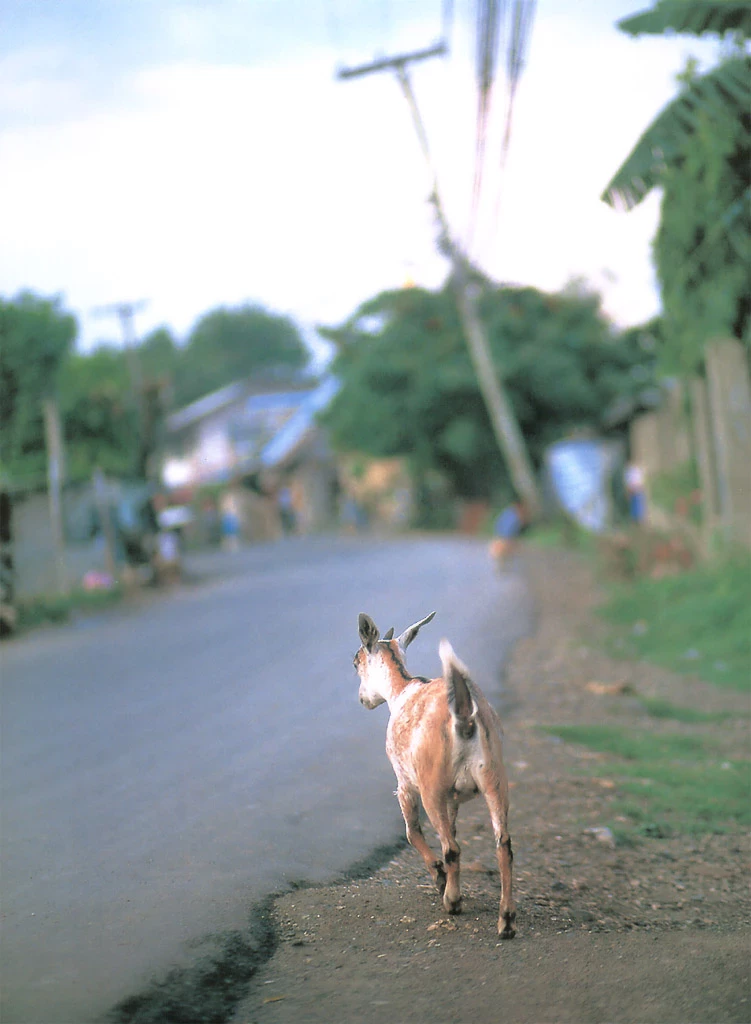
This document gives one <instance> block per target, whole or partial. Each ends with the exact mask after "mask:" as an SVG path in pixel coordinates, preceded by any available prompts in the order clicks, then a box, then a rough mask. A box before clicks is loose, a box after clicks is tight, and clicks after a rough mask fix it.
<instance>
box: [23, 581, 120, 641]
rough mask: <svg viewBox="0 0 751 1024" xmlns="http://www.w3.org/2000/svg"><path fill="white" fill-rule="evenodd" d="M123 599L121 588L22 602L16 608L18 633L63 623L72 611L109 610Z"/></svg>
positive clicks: (81, 591)
mask: <svg viewBox="0 0 751 1024" xmlns="http://www.w3.org/2000/svg"><path fill="white" fill-rule="evenodd" d="M122 598H123V588H122V587H121V586H119V585H118V586H115V587H113V588H112V589H111V590H80V589H74V590H72V591H71V592H70V593H69V594H66V595H65V596H64V597H63V596H55V595H47V596H42V597H35V598H33V599H32V600H30V601H22V602H20V603H19V606H18V631H19V632H22V631H25V630H27V629H33V628H34V627H36V626H41V625H44V624H45V623H48V622H65V621H66V620H67V619H68V618H69V617H70V615H71V613H72V612H74V611H97V610H98V609H100V608H110V607H111V606H112V605H115V604H118V603H119V602H120V601H121V600H122Z"/></svg>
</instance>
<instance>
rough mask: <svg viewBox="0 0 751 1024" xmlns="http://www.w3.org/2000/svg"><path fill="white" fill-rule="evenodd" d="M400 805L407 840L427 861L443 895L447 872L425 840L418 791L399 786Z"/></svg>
mask: <svg viewBox="0 0 751 1024" xmlns="http://www.w3.org/2000/svg"><path fill="white" fill-rule="evenodd" d="M396 795H397V798H398V800H399V806H400V807H401V810H402V817H403V818H404V824H405V825H406V826H407V842H408V843H409V844H410V846H413V847H414V848H415V849H416V850H417V852H418V853H419V854H420V856H421V857H422V859H423V860H424V861H425V866H426V867H427V869H428V871H429V872H430V877H431V878H432V879H433V882H434V884H435V887H436V889H437V890H438V892H439V893H440V894H441V896H443V893H444V890H445V888H446V872H445V870H444V867H443V861H440V860H438V859H437V858H436V856H435V854H434V853H433V851H432V850H431V849H430V847H429V846H428V844H427V842H426V841H425V836H424V835H423V832H422V826H421V825H420V801H419V797H418V795H417V792H416V791H415V790H413V789H409V788H407V787H402V786H399V788H398V789H397V791H396Z"/></svg>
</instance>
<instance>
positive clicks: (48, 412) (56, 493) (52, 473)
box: [42, 398, 68, 596]
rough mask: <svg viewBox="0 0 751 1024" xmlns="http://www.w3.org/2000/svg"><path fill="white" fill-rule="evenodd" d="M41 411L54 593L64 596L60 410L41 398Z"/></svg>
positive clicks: (64, 565)
mask: <svg viewBox="0 0 751 1024" xmlns="http://www.w3.org/2000/svg"><path fill="white" fill-rule="evenodd" d="M42 411H43V413H44V435H45V441H46V444H47V496H48V499H49V510H50V526H51V529H52V546H53V549H54V553H55V555H54V557H55V579H56V582H57V592H58V593H59V594H60V595H61V596H64V595H65V594H67V593H68V570H67V566H66V563H65V536H64V532H63V513H62V500H61V489H62V481H63V475H64V469H63V444H62V431H61V429H60V413H59V411H58V408H57V402H56V401H55V400H54V399H53V398H46V399H44V401H43V402H42Z"/></svg>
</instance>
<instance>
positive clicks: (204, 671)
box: [0, 538, 530, 1024]
mask: <svg viewBox="0 0 751 1024" xmlns="http://www.w3.org/2000/svg"><path fill="white" fill-rule="evenodd" d="M202 565H203V571H204V573H206V572H207V571H209V572H210V573H212V574H213V575H209V576H208V577H207V578H204V579H203V581H202V582H201V583H200V584H199V585H195V586H187V587H183V588H181V589H180V590H178V591H174V592H172V593H170V594H166V595H160V596H158V597H156V598H150V599H146V600H145V601H141V602H138V603H137V604H136V605H131V606H129V607H125V608H121V609H118V610H116V611H115V612H111V613H107V614H106V615H100V616H90V617H88V618H86V619H81V620H78V621H77V622H74V623H72V624H71V625H68V626H64V627H59V628H57V627H56V628H53V629H47V630H41V631H38V632H36V633H33V634H30V635H28V636H26V637H23V638H20V639H18V640H14V641H12V642H10V643H7V644H5V645H4V647H3V648H2V649H0V667H1V671H2V736H1V740H2V746H1V747H0V757H1V763H0V770H1V775H2V794H1V797H0V800H1V803H0V810H1V815H2V818H1V820H0V826H1V831H0V845H1V850H0V852H1V854H2V879H1V884H2V914H3V923H2V936H3V939H2V979H1V980H2V989H3V1002H2V1011H1V1013H0V1018H1V1019H2V1021H3V1022H4V1024H63V1022H70V1024H83V1022H87V1021H91V1020H96V1019H101V1017H102V1016H103V1015H104V1014H105V1013H106V1012H107V1010H108V1009H109V1008H110V1007H111V1006H112V1005H113V1004H114V1003H115V1002H117V1001H118V1000H120V999H122V998H124V997H126V996H128V995H131V994H132V993H134V992H137V991H138V990H139V988H140V987H141V986H143V985H144V984H146V983H147V982H148V980H149V979H150V978H151V977H152V976H153V975H154V974H156V975H158V974H159V973H160V972H162V971H164V970H166V969H167V968H168V967H169V966H170V965H172V964H175V963H186V962H188V961H189V960H190V957H191V956H195V955H196V954H195V949H196V946H195V942H196V940H200V938H201V937H202V936H203V935H205V934H207V933H211V932H216V931H220V930H224V929H232V928H243V927H244V926H245V925H246V924H247V921H248V913H249V910H250V908H251V906H252V905H253V904H254V903H255V902H256V901H257V900H259V899H261V898H262V897H264V896H265V895H267V894H269V893H270V892H273V891H275V890H277V889H280V888H284V887H285V886H288V885H289V884H290V883H291V882H294V881H299V880H302V879H305V880H310V881H324V880H330V879H331V878H333V877H336V876H337V875H338V874H340V873H341V872H342V871H344V870H345V869H346V868H347V867H348V865H350V864H352V863H353V862H354V861H356V860H358V859H361V858H363V857H365V856H367V854H368V853H369V852H370V851H372V850H373V849H374V848H375V847H377V846H379V845H381V844H388V843H391V842H393V841H395V840H396V838H397V837H398V836H399V835H401V833H402V822H401V818H400V815H399V809H398V806H397V802H396V800H395V799H394V797H393V789H394V778H393V773H392V771H391V768H390V766H389V764H388V762H387V760H386V755H385V752H384V733H385V725H386V719H387V710H386V708H385V707H383V708H380V709H378V710H377V711H373V712H368V711H366V710H365V709H364V708H362V707H361V706H360V705H359V703H358V700H357V680H356V677H355V674H354V670H353V668H352V655H353V654H354V651H355V650H356V648H357V646H358V639H357V613H358V612H360V611H365V612H368V613H369V614H370V615H371V616H372V617H373V618H374V619H375V621H376V622H377V623H378V625H379V626H380V628H381V630H382V632H385V631H386V629H388V627H389V626H395V627H396V631H397V633H399V632H400V631H401V630H402V629H404V628H405V627H406V626H407V625H409V624H410V623H412V622H414V621H415V620H417V619H419V618H422V617H423V616H424V615H425V614H427V612H429V611H433V610H436V612H437V615H436V619H435V621H434V622H433V623H431V624H429V625H428V626H426V627H425V628H424V629H423V630H422V631H421V633H420V636H419V637H418V638H417V640H416V641H415V642H414V644H413V645H412V647H411V648H410V652H409V654H410V658H409V667H410V668H411V670H412V671H413V672H414V673H415V674H424V675H431V676H432V675H436V674H437V673H438V671H439V670H440V660H439V658H438V642H439V640H440V638H441V637H442V636H448V637H449V639H451V641H452V643H453V644H454V647H455V649H456V651H457V653H458V654H459V655H460V657H461V658H462V659H463V660H464V661H465V662H466V663H467V664H468V665H469V667H470V669H471V670H472V671H473V674H474V676H475V678H476V679H477V680H478V682H479V683H480V684H481V685H482V686H483V687H484V689H485V690H486V692H487V693H488V695H489V696H490V697H491V698H493V697H495V698H496V699H498V698H499V697H500V692H501V674H502V664H503V660H504V658H505V656H506V654H507V653H508V651H509V649H510V646H511V644H512V643H513V641H514V640H515V639H517V638H518V637H519V636H520V635H521V634H522V633H523V632H525V631H526V629H527V628H528V626H529V616H530V608H529V601H528V598H527V595H526V591H525V589H524V586H523V583H522V582H521V580H520V579H519V578H518V577H517V576H516V575H515V574H514V573H513V572H510V573H508V574H506V575H504V576H495V575H493V573H492V571H491V567H490V564H489V561H488V558H487V556H486V552H485V547H484V545H483V544H482V543H481V542H479V541H475V540H471V539H463V538H416V539H415V538H410V539H402V540H380V541H375V540H364V539H359V538H352V539H331V538H329V539H323V538H321V539H315V540H303V539H299V540H297V539H296V540H291V541H287V542H284V543H279V544H275V545H269V546H264V547H256V548H252V549H250V550H248V551H246V552H240V553H238V554H237V556H235V557H233V558H231V559H230V558H227V557H226V556H224V557H221V556H217V557H215V558H214V560H213V562H211V561H209V562H206V561H205V560H204V562H203V563H202Z"/></svg>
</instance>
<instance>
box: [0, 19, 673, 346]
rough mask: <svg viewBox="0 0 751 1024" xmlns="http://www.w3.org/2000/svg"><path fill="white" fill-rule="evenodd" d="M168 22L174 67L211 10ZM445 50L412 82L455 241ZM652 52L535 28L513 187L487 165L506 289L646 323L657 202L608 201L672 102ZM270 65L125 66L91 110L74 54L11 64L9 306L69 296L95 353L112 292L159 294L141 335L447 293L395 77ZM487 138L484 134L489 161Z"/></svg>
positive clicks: (2, 208)
mask: <svg viewBox="0 0 751 1024" xmlns="http://www.w3.org/2000/svg"><path fill="white" fill-rule="evenodd" d="M227 3H228V4H230V3H231V0H227ZM139 9H140V8H139ZM238 9H239V8H238ZM209 15H211V16H209ZM160 17H161V18H162V19H163V23H160V26H159V32H160V33H161V35H160V38H169V39H171V40H172V43H171V44H170V45H171V46H172V50H170V52H177V51H181V52H187V51H190V50H195V49H200V47H201V45H202V43H201V40H202V39H204V36H205V35H208V36H209V37H210V40H209V41H211V37H212V32H213V31H214V29H212V28H211V26H212V24H214V25H215V21H216V19H215V12H214V13H211V11H207V10H204V9H199V8H197V7H196V6H195V5H187V4H185V5H182V6H175V5H166V7H165V8H163V9H162V8H160ZM207 19H208V21H207ZM415 25H417V22H414V23H413V24H412V26H411V29H412V30H415ZM243 26H244V27H243V31H247V30H248V24H247V23H243ZM431 26H433V23H432V22H430V23H428V22H426V23H425V25H424V26H423V27H422V28H421V29H420V31H419V32H418V31H415V38H417V37H418V36H419V37H421V38H423V37H427V36H428V35H430V33H431V32H433V31H434V26H433V27H431ZM417 27H418V28H419V25H418V26H417ZM226 29H227V24H226V23H222V32H224V33H225V34H226ZM238 31H239V29H238ZM426 34H427V35H426ZM430 38H432V36H430ZM214 42H215V41H214ZM455 43H456V52H457V56H456V57H455V58H453V59H452V60H451V61H450V62H448V63H446V62H439V61H436V62H432V63H431V64H425V65H423V66H421V67H420V68H419V69H416V70H415V75H414V82H415V89H416V92H417V95H418V99H419V102H420V104H421V108H422V109H423V112H424V117H425V122H426V125H427V130H428V134H429V137H430V139H431V145H432V146H433V150H434V155H435V163H436V166H437V169H438V174H439V179H440V183H441V187H442V190H443V193H444V196H445V200H446V208H447V210H448V213H449V217H450V220H451V223H452V225H453V226H454V229H455V230H456V232H457V233H458V234H459V236H460V237H463V236H464V233H465V231H466V225H467V216H468V207H469V203H468V198H469V194H470V187H471V181H472V171H473V166H472V156H473V147H474V134H473V133H474V110H475V96H474V85H473V78H472V72H471V65H470V58H469V55H470V53H471V46H470V43H469V41H468V39H466V38H463V37H462V36H461V34H460V33H457V36H456V40H455ZM657 43H658V44H665V43H666V41H661V40H658V41H657ZM212 45H214V44H213V43H212ZM642 46H644V44H643V43H641V42H640V43H638V44H635V43H633V42H632V41H630V40H627V39H625V38H620V37H618V36H617V34H615V33H614V32H612V30H610V29H608V30H607V32H605V31H604V30H600V29H597V30H594V29H593V30H588V29H582V26H581V24H578V23H576V24H575V23H573V22H572V21H571V19H563V20H560V19H556V18H551V17H548V18H546V19H544V18H542V17H541V18H539V19H538V24H537V26H536V27H535V32H534V37H533V41H532V49H531V53H530V61H529V66H528V69H527V72H526V74H525V78H524V80H523V82H522V86H521V91H520V94H519V99H518V105H517V109H516V113H515V121H514V134H513V143H512V150H511V157H510V160H509V163H508V167H507V170H506V173H505V175H504V176H503V178H502V179H501V178H499V176H498V174H497V172H496V170H494V168H493V166H492V164H489V167H488V170H487V172H486V181H485V185H486V199H485V205H484V207H483V209H482V222H481V224H480V229H479V230H478V231H477V233H476V237H477V240H478V245H479V249H478V251H479V253H480V256H481V258H482V260H483V262H484V265H485V266H486V267H487V268H488V269H489V270H490V272H491V273H493V274H494V275H495V276H497V277H498V278H499V279H501V280H511V281H519V282H523V283H530V284H534V285H537V286H539V287H544V288H551V289H552V288H558V287H561V286H562V285H563V284H564V283H565V282H566V280H567V279H569V278H570V277H572V276H575V275H583V276H585V277H587V278H588V279H589V280H591V281H592V283H593V284H594V285H595V286H596V287H600V288H602V290H603V293H604V295H605V304H606V308H607V309H608V311H609V312H610V313H611V314H612V315H613V316H614V317H615V319H616V320H617V321H618V322H621V323H633V322H636V321H639V320H641V319H644V318H645V317H647V316H649V315H651V314H652V313H654V312H655V310H656V309H657V296H656V292H655V288H654V281H653V276H652V270H651V265H650V260H649V244H650V238H651V235H652V234H653V232H654V228H655V226H656V223H657V203H656V200H650V201H648V202H647V203H645V204H643V206H642V207H640V208H639V209H638V210H636V211H634V212H633V213H630V214H616V213H614V212H613V211H612V210H610V209H609V208H608V207H606V206H605V205H604V204H602V203H601V202H600V200H599V195H600V193H601V191H602V189H603V188H604V186H605V184H606V183H607V180H608V179H609V177H610V176H611V174H612V173H613V172H614V170H615V169H616V168H617V166H618V164H619V163H620V161H621V160H622V159H623V157H624V156H625V155H626V153H627V151H628V149H629V148H630V146H631V145H632V144H633V142H634V141H635V139H636V138H637V136H638V134H639V133H640V132H641V131H642V130H643V128H644V127H645V126H646V124H647V123H648V121H649V120H650V118H651V117H652V116H653V115H654V113H655V112H656V111H657V110H658V109H659V107H660V106H661V105H662V104H663V103H664V102H665V101H666V100H667V99H668V98H669V97H670V95H671V94H672V92H673V84H672V81H671V75H672V73H673V71H675V70H677V66H678V61H677V56H676V55H677V50H676V47H675V45H674V44H673V45H661V46H658V47H657V48H655V47H650V46H649V44H646V49H637V47H642ZM208 48H209V49H211V46H209V47H208ZM168 49H169V48H168ZM259 52H260V53H262V55H265V56H263V59H262V58H261V57H260V56H259V59H258V60H257V61H256V62H255V63H254V64H253V65H252V66H251V65H249V64H240V63H222V62H219V61H217V60H213V59H209V57H208V56H206V55H205V54H204V56H203V57H202V58H201V59H198V58H196V57H190V58H189V59H188V58H184V59H180V60H176V59H171V60H169V61H161V62H159V63H155V62H154V61H153V60H149V61H144V62H142V63H136V64H132V65H128V64H127V62H123V61H120V62H119V63H118V62H115V63H116V64H117V67H118V68H119V70H118V72H117V75H115V74H114V73H113V78H112V81H111V82H110V83H109V84H108V85H106V86H103V87H102V93H101V96H98V95H97V90H96V83H97V81H99V77H98V76H99V70H98V69H97V68H94V69H93V70H91V73H90V74H89V71H88V70H87V69H86V68H84V69H83V70H84V71H85V72H86V73H82V75H81V76H80V80H79V79H78V78H77V77H76V75H75V74H71V70H70V69H71V63H70V61H71V56H70V50H69V49H68V48H67V44H61V45H60V47H59V48H57V49H56V48H54V47H52V48H49V47H41V48H40V49H38V50H37V51H36V52H35V51H34V50H33V49H32V50H30V49H25V50H19V51H18V52H17V53H16V54H14V55H13V56H11V57H8V56H6V57H5V58H4V59H3V61H2V62H0V84H2V82H3V81H5V82H6V83H8V84H10V86H11V89H10V91H9V99H8V100H7V101H6V102H8V103H9V104H10V105H11V107H12V109H13V110H14V111H15V112H16V113H18V112H19V111H22V110H23V108H24V105H26V106H27V109H29V110H31V114H30V116H28V117H26V118H25V120H19V119H16V120H15V121H13V122H11V124H10V126H9V127H7V128H6V129H5V130H4V131H3V133H2V134H0V222H1V223H2V224H3V235H4V245H3V247H2V249H1V250H0V291H2V292H5V293H7V292H13V291H15V290H17V289H19V288H21V287H24V286H27V287H31V288H34V289H36V290H39V291H41V292H45V293H49V292H59V291H63V292H64V293H65V294H66V295H67V297H68V301H69V303H70V304H71V305H72V306H73V308H74V309H75V310H76V311H77V312H78V313H79V315H80V316H81V317H82V321H83V326H84V342H85V344H91V343H92V342H93V341H94V340H95V339H96V338H97V337H99V336H100V334H101V333H102V332H103V331H106V330H108V328H106V327H105V326H104V325H103V324H102V323H100V322H98V321H93V320H92V319H91V318H90V317H89V316H88V310H89V309H90V308H91V307H93V306H96V305H100V304H102V303H105V302H110V301H113V300H115V299H139V298H142V297H143V298H148V299H150V305H149V307H148V311H147V312H146V313H145V314H144V315H143V316H142V317H141V319H140V320H139V327H140V328H141V329H144V330H145V329H148V328H149V327H151V326H155V325H157V324H158V323H160V322H166V323H169V324H170V325H171V326H172V327H173V328H174V329H175V330H177V331H178V332H180V333H184V332H185V331H187V330H188V329H189V327H190V325H191V323H192V322H193V321H194V320H195V319H196V318H197V317H198V316H199V315H200V314H201V313H202V312H203V311H205V310H206V309H208V308H210V307H211V306H214V305H218V304H221V303H224V304H231V303H236V302H241V301H244V300H246V299H253V300H258V301H261V302H262V303H264V304H267V305H268V306H269V307H271V308H275V309H278V310H280V311H283V312H288V313H290V314H292V315H293V316H295V317H296V318H297V319H298V320H300V321H302V322H303V324H306V325H307V324H310V323H314V322H320V321H323V322H331V321H334V322H335V321H337V320H340V319H342V318H343V317H345V316H346V315H348V313H349V312H351V311H352V310H353V309H354V307H355V306H356V305H357V304H358V303H359V302H361V301H363V300H364V299H365V298H367V297H369V296H370V295H372V294H374V293H375V292H377V291H379V290H381V289H383V288H387V287H396V286H399V285H400V284H401V283H403V281H404V279H405V278H406V276H407V274H408V273H409V274H410V275H411V276H413V277H415V278H416V280H417V281H418V283H421V284H425V285H428V286H434V285H437V284H439V283H440V281H441V280H442V279H443V276H444V274H445V271H446V264H445V262H444V260H443V259H442V258H441V257H439V256H438V255H437V254H436V252H435V248H434V238H435V227H434V224H433V220H432V213H431V210H430V208H429V206H428V203H427V197H428V194H429V191H430V188H431V181H430V176H429V174H428V173H427V171H426V169H425V167H424V164H423V161H422V157H421V154H420V151H419V147H418V145H417V143H416V140H415V135H414V131H413V126H412V124H411V121H410V117H409V113H408V110H407V108H406V105H405V103H404V100H403V98H402V96H401V95H400V92H399V88H398V85H397V83H396V82H395V80H394V78H393V77H392V76H390V75H378V76H372V77H370V78H364V79H360V80H355V81H352V82H348V83H340V82H336V81H335V80H334V77H333V59H332V54H331V52H330V50H328V49H326V48H325V47H324V48H308V49H307V50H306V48H305V47H303V46H302V45H299V46H298V47H292V50H291V54H290V53H289V52H285V55H284V59H280V58H279V57H278V56H277V55H276V54H275V52H274V50H273V48H271V49H269V48H266V49H264V48H261V50H260V51H259ZM461 54H466V57H464V58H462V57H461ZM639 61H641V62H642V63H641V64H639ZM637 67H638V68H639V71H638V84H637V85H636V86H635V78H637V76H636V70H635V69H636V68H637ZM89 70H90V69H89ZM3 76H5V77H3ZM108 90H109V92H108ZM34 105H35V106H34ZM34 111H36V114H35V113H34ZM45 111H46V112H47V114H48V115H51V116H47V117H45V116H44V114H45ZM499 121H500V119H499ZM499 145H500V142H499V139H498V138H497V134H496V136H495V137H493V138H491V139H489V141H488V152H489V153H491V154H492V153H497V152H498V150H499ZM499 187H500V188H501V189H502V192H501V205H500V211H501V219H500V222H499V229H498V232H497V234H496V237H495V239H493V237H492V235H493V232H492V231H491V230H490V226H491V224H492V218H493V211H494V204H495V196H496V193H497V191H498V189H499ZM606 271H607V273H606ZM109 333H110V336H116V325H114V324H113V326H112V331H111V332H109Z"/></svg>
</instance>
